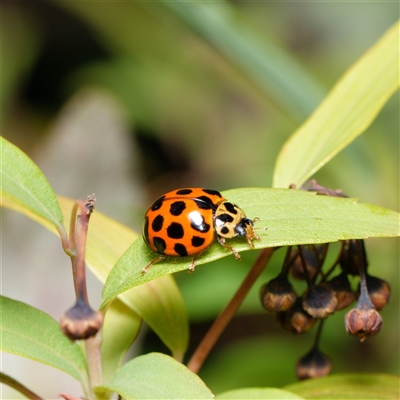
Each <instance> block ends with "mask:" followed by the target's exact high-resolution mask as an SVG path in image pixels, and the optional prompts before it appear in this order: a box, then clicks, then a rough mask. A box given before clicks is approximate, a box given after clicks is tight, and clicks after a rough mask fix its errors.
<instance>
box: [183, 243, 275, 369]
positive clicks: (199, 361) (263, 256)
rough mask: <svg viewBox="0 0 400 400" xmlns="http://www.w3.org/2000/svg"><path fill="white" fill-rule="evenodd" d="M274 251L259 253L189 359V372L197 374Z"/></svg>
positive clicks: (265, 250)
mask: <svg viewBox="0 0 400 400" xmlns="http://www.w3.org/2000/svg"><path fill="white" fill-rule="evenodd" d="M274 250H275V248H273V247H270V248H266V249H263V250H262V251H261V253H260V254H259V256H258V258H257V260H256V262H255V263H254V265H253V267H252V268H251V270H250V272H249V273H248V275H247V276H246V278H245V280H244V281H243V283H242V284H241V286H240V287H239V289H238V291H237V292H236V293H235V295H234V296H233V298H232V300H231V301H230V302H229V304H228V305H227V306H226V307H225V309H224V310H223V311H222V312H221V314H220V315H219V316H218V317H217V319H216V320H215V321H214V323H213V324H212V326H211V328H210V329H209V330H208V332H207V333H206V335H205V336H204V338H203V340H202V341H201V342H200V344H199V346H198V347H197V349H196V350H195V352H194V353H193V355H192V357H191V358H190V360H189V362H188V364H187V367H188V368H189V369H190V370H191V371H193V372H194V373H198V371H199V370H200V368H201V366H202V365H203V363H204V361H205V359H206V358H207V356H208V354H209V352H210V351H211V349H212V348H213V346H214V344H215V343H216V341H217V340H218V338H219V337H220V336H221V334H222V332H223V331H224V329H225V328H226V326H227V325H228V323H229V322H230V321H231V319H232V318H233V316H234V315H235V313H236V311H237V309H238V308H239V307H240V305H241V304H242V302H243V300H244V298H245V297H246V295H247V293H248V292H249V290H250V289H251V287H252V286H253V284H254V282H255V281H256V280H257V278H258V277H259V276H260V274H261V272H262V271H263V270H264V268H265V266H266V265H267V263H268V261H269V260H270V258H271V256H272V253H273V252H274Z"/></svg>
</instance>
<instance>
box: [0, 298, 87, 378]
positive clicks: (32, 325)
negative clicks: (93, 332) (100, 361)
mask: <svg viewBox="0 0 400 400" xmlns="http://www.w3.org/2000/svg"><path fill="white" fill-rule="evenodd" d="M0 302H1V304H0V305H1V317H2V321H1V341H0V345H1V350H2V351H5V352H8V353H12V354H16V355H19V356H22V357H26V358H30V359H32V360H35V361H38V362H41V363H43V364H47V365H50V366H52V367H54V368H58V369H60V370H61V371H64V372H66V373H68V374H70V375H71V376H73V377H74V378H75V379H77V380H78V381H79V382H81V383H82V384H85V383H87V380H88V376H87V365H86V360H85V357H84V355H83V353H82V351H81V349H80V348H79V346H78V345H77V344H76V343H75V342H71V341H70V340H69V339H68V338H67V337H66V336H64V335H63V334H62V332H61V330H60V327H59V325H58V323H57V322H56V321H55V320H54V319H53V318H51V317H50V316H49V315H47V314H46V313H44V312H43V311H40V310H38V309H36V308H34V307H31V306H29V305H27V304H24V303H21V302H19V301H16V300H12V299H9V298H7V297H0Z"/></svg>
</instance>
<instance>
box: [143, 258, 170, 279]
mask: <svg viewBox="0 0 400 400" xmlns="http://www.w3.org/2000/svg"><path fill="white" fill-rule="evenodd" d="M164 258H166V257H165V256H158V257H156V258H154V259H153V260H151V261H150V262H149V263H148V264H147V265H146V266H145V267H144V268H143V269H142V272H141V274H142V275H144V274H145V273H146V272H147V271H148V270H149V269H150V268H151V266H152V265H153V264H156V263H158V262H160V261H161V260H164Z"/></svg>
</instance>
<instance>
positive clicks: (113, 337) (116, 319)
mask: <svg viewBox="0 0 400 400" xmlns="http://www.w3.org/2000/svg"><path fill="white" fill-rule="evenodd" d="M141 325H142V318H140V317H139V315H137V314H136V313H135V312H134V311H132V310H131V309H130V308H129V307H128V306H126V305H125V304H124V303H122V302H121V301H114V302H113V303H112V304H111V306H110V307H109V308H108V310H107V313H106V316H105V319H104V325H103V342H102V345H101V360H102V370H103V380H104V382H109V381H111V379H112V378H113V376H114V375H115V373H116V371H117V370H118V369H119V367H120V366H121V363H122V359H123V358H124V356H125V354H126V352H127V351H128V349H129V347H130V346H131V344H132V343H133V341H134V340H135V339H136V336H137V335H138V333H139V330H140V327H141Z"/></svg>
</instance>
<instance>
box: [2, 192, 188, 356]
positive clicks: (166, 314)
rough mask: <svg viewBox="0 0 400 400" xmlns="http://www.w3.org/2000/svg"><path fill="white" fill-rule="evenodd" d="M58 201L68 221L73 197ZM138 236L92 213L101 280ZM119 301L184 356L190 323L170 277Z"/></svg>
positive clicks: (91, 255) (94, 264)
mask: <svg viewBox="0 0 400 400" xmlns="http://www.w3.org/2000/svg"><path fill="white" fill-rule="evenodd" d="M0 200H1V201H2V206H4V207H8V208H10V209H13V210H15V211H18V212H20V213H22V214H24V215H26V216H28V217H29V218H32V219H33V220H35V221H37V222H39V223H41V224H42V225H44V226H45V227H46V228H48V229H49V230H51V231H52V232H55V230H54V228H53V226H52V224H50V223H49V222H48V221H47V220H46V219H43V218H40V217H39V216H38V215H36V214H34V213H33V212H31V211H30V210H29V209H27V208H26V207H25V206H24V205H21V204H18V203H15V202H13V201H11V200H9V199H7V198H6V197H3V198H2V199H0ZM58 200H59V203H60V205H61V209H62V212H63V213H64V217H65V220H66V221H69V215H70V212H71V210H72V206H73V203H74V202H73V200H72V199H68V198H66V197H62V196H59V197H58ZM137 236H138V235H137V233H135V232H133V231H132V230H131V229H129V228H128V227H126V226H124V225H122V224H120V223H118V222H117V221H114V220H113V219H111V218H108V217H106V216H105V215H104V214H102V213H100V212H98V211H95V212H94V213H93V215H92V216H91V219H90V226H89V234H88V238H87V247H86V261H87V265H88V267H89V268H90V270H91V271H92V272H93V273H94V274H95V275H96V276H97V278H98V279H99V280H100V281H101V282H105V280H106V279H107V275H108V273H109V272H110V270H111V268H112V267H113V265H114V264H115V263H116V261H117V260H118V259H119V258H120V257H121V255H122V254H123V253H124V251H125V250H126V249H127V248H128V246H129V245H130V244H131V243H132V241H133V240H134V239H135V238H137ZM120 300H121V301H122V302H124V303H125V304H126V305H127V306H128V307H130V308H132V310H134V311H135V312H136V313H137V314H138V315H140V316H141V317H142V318H143V319H144V320H145V321H146V323H147V324H148V325H149V326H150V327H151V329H153V331H154V332H155V333H156V334H157V335H158V336H159V338H160V339H161V340H162V341H163V342H164V343H165V345H166V346H167V347H168V348H169V349H170V350H171V351H172V353H173V355H174V357H175V358H177V359H178V360H180V359H181V358H182V355H183V353H184V352H185V350H186V348H187V344H188V340H189V339H188V338H189V324H188V317H187V312H186V308H185V305H184V302H183V299H182V296H181V294H180V292H179V289H178V287H177V285H176V283H175V281H174V279H173V278H172V277H171V276H164V277H162V278H161V279H159V280H155V281H153V282H149V283H148V284H146V285H142V286H138V287H136V288H134V289H132V290H129V291H127V292H125V293H124V294H123V295H121V297H120Z"/></svg>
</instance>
